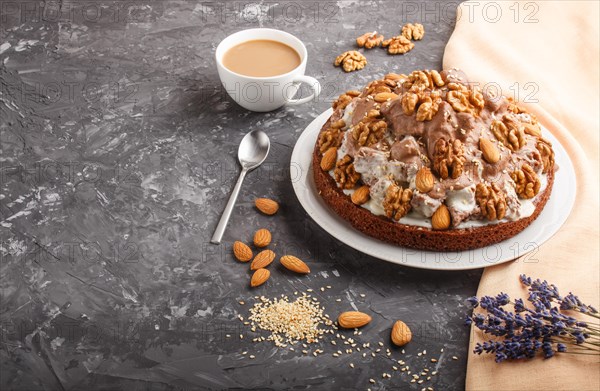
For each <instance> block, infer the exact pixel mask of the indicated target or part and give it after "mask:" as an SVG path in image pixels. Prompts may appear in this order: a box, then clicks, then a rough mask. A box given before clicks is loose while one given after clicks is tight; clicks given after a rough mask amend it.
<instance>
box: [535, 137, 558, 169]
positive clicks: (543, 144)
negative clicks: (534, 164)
mask: <svg viewBox="0 0 600 391" xmlns="http://www.w3.org/2000/svg"><path fill="white" fill-rule="evenodd" d="M536 148H537V150H538V151H539V152H540V155H541V157H542V163H543V164H544V169H543V170H542V173H544V174H547V173H548V172H550V171H552V170H553V169H554V151H553V150H552V143H550V141H548V140H546V139H544V138H541V137H540V138H539V140H538V142H537V144H536Z"/></svg>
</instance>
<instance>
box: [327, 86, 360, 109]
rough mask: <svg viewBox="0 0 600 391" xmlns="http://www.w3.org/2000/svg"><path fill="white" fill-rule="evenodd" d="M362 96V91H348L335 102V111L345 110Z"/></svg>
mask: <svg viewBox="0 0 600 391" xmlns="http://www.w3.org/2000/svg"><path fill="white" fill-rule="evenodd" d="M359 95H360V91H356V90H350V91H346V92H345V93H343V94H342V95H340V96H339V97H338V98H337V99H336V100H335V101H334V102H333V109H334V110H337V109H342V110H343V109H345V108H346V106H348V104H349V103H350V102H352V99H354V98H356V97H357V96H359Z"/></svg>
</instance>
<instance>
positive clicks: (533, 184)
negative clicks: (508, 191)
mask: <svg viewBox="0 0 600 391" xmlns="http://www.w3.org/2000/svg"><path fill="white" fill-rule="evenodd" d="M510 177H511V178H512V180H513V181H514V182H515V191H516V192H517V194H518V195H519V197H521V198H526V199H528V198H533V197H535V196H536V194H537V193H539V192H540V187H541V186H542V184H541V182H540V179H539V178H538V176H537V175H536V173H535V171H533V168H531V166H530V165H529V164H523V166H522V167H521V169H520V170H515V171H513V172H512V173H511V174H510Z"/></svg>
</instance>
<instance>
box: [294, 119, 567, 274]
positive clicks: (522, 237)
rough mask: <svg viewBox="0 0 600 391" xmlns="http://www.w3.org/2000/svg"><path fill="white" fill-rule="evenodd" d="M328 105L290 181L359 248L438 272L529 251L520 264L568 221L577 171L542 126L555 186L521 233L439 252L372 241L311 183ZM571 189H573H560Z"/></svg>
mask: <svg viewBox="0 0 600 391" xmlns="http://www.w3.org/2000/svg"><path fill="white" fill-rule="evenodd" d="M331 113H332V110H331V109H329V110H327V111H326V112H324V113H323V114H321V115H319V116H318V117H317V118H316V119H315V120H314V121H313V122H311V123H310V125H308V127H306V129H305V130H304V132H303V133H302V134H301V135H300V138H299V139H298V142H296V146H295V147H294V151H293V152H292V160H291V163H290V173H291V178H292V185H293V186H294V191H295V192H296V196H297V197H298V200H299V201H300V204H301V205H302V207H303V208H304V209H305V210H306V212H307V213H308V214H309V215H310V217H311V218H312V219H313V220H315V222H316V223H317V224H319V225H320V226H321V227H322V228H323V229H324V230H325V231H327V232H329V233H330V234H331V235H332V236H333V237H334V238H336V239H338V240H339V241H341V242H343V243H345V244H347V245H348V246H350V247H353V248H355V249H356V250H358V251H360V252H363V253H365V254H368V255H371V256H373V257H376V258H380V259H383V260H385V261H389V262H393V263H397V264H400V265H405V266H410V267H417V268H423V269H435V270H465V269H477V268H481V267H487V266H492V265H496V264H499V263H502V262H507V261H510V260H512V259H515V258H517V257H519V256H523V255H525V256H524V257H523V258H522V259H520V260H519V262H541V261H542V260H540V259H538V258H537V257H536V253H537V250H538V247H539V246H540V245H541V244H542V243H544V242H545V241H547V240H548V239H550V238H551V237H552V235H554V234H555V233H556V232H557V231H558V229H559V228H560V227H561V226H562V224H563V223H564V222H565V220H566V219H567V217H568V216H569V213H571V209H572V207H573V204H574V202H575V192H574V191H573V190H574V189H575V188H576V185H575V170H574V168H573V164H572V163H571V160H570V159H569V156H568V155H567V153H566V151H565V150H564V148H563V147H562V145H560V143H559V142H558V140H557V139H556V138H555V137H554V136H553V135H552V134H550V132H548V131H547V130H546V129H543V133H544V137H545V138H547V139H549V140H550V141H551V142H552V145H553V148H554V152H555V161H556V164H557V165H558V167H559V170H558V171H557V172H556V177H555V180H554V190H553V191H552V195H551V196H550V199H549V200H548V202H547V203H546V206H545V207H544V210H542V212H541V213H540V215H539V216H538V218H537V219H536V220H535V221H534V222H533V223H532V224H531V225H530V226H529V227H527V228H526V229H525V230H524V231H522V232H521V233H520V234H518V235H516V236H514V237H512V238H510V239H508V240H505V241H503V242H500V243H497V244H494V245H491V246H487V247H483V248H479V249H475V250H469V251H459V252H435V251H421V250H414V249H410V248H405V247H399V246H395V245H392V244H388V243H384V242H382V241H380V240H377V239H374V238H372V237H370V236H367V235H365V234H363V233H362V232H360V231H358V230H356V229H354V228H353V227H352V226H351V225H350V223H348V222H347V221H346V220H344V219H342V218H341V217H339V216H338V215H337V214H336V213H335V212H333V211H332V210H331V209H330V208H329V207H328V206H327V204H326V203H325V201H323V199H322V198H321V196H319V194H318V191H317V189H316V186H315V184H314V181H313V174H312V167H311V166H312V154H313V149H314V145H315V142H316V141H317V136H318V134H319V131H320V130H321V127H322V126H323V124H324V123H325V122H326V121H327V119H328V118H329V116H330V115H331ZM560 189H571V191H559V190H560Z"/></svg>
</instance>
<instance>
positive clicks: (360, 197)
mask: <svg viewBox="0 0 600 391" xmlns="http://www.w3.org/2000/svg"><path fill="white" fill-rule="evenodd" d="M350 198H351V199H352V202H353V203H355V204H356V205H362V204H364V203H365V202H367V201H369V199H370V198H371V194H370V192H369V186H367V185H364V186H361V187H359V188H358V189H356V190H355V191H354V193H352V196H350Z"/></svg>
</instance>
